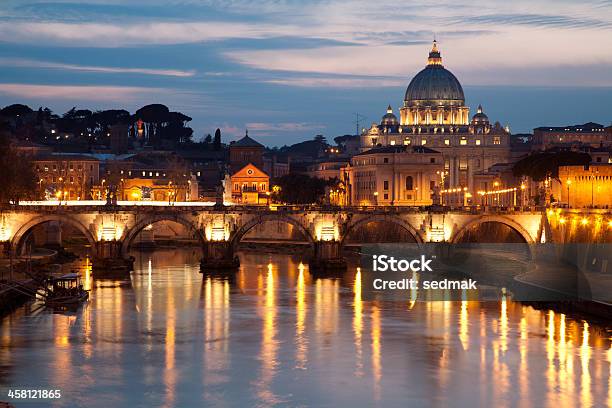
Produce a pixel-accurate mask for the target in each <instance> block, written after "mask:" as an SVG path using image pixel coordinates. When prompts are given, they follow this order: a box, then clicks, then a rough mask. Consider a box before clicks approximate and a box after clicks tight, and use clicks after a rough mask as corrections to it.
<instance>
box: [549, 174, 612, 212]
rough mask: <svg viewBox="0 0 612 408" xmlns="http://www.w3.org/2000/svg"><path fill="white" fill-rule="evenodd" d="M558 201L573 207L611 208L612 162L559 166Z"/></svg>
mask: <svg viewBox="0 0 612 408" xmlns="http://www.w3.org/2000/svg"><path fill="white" fill-rule="evenodd" d="M559 180H560V181H561V186H560V190H561V191H560V201H561V203H564V204H569V206H570V207H573V208H581V207H599V208H612V164H591V165H590V166H561V167H559Z"/></svg>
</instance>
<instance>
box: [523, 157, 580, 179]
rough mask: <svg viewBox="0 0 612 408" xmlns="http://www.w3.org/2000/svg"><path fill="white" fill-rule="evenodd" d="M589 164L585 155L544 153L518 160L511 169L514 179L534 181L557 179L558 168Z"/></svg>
mask: <svg viewBox="0 0 612 408" xmlns="http://www.w3.org/2000/svg"><path fill="white" fill-rule="evenodd" d="M590 162H591V156H590V155H588V154H587V153H580V152H573V151H569V150H568V151H544V152H536V153H533V154H530V155H529V156H527V157H525V158H523V159H521V160H519V161H518V162H517V163H516V164H515V165H514V167H513V168H512V173H513V174H514V176H515V177H522V176H528V177H531V178H532V179H533V180H535V181H543V180H544V179H546V177H553V178H558V177H559V167H560V166H571V165H580V166H585V165H587V164H589V163H590Z"/></svg>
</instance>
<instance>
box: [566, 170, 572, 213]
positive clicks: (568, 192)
mask: <svg viewBox="0 0 612 408" xmlns="http://www.w3.org/2000/svg"><path fill="white" fill-rule="evenodd" d="M565 183H566V184H567V208H570V207H571V205H570V186H571V185H572V180H570V179H569V177H568V178H567V181H566V182H565Z"/></svg>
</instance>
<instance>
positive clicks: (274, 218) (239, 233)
mask: <svg viewBox="0 0 612 408" xmlns="http://www.w3.org/2000/svg"><path fill="white" fill-rule="evenodd" d="M265 222H285V223H287V224H291V225H293V226H294V227H296V228H297V229H298V230H299V231H300V233H301V234H302V235H303V236H304V237H305V238H306V239H307V240H308V242H309V243H310V244H311V245H314V243H315V239H314V237H313V235H312V233H311V232H310V231H309V230H308V228H306V227H304V225H302V223H301V222H300V221H299V220H297V219H295V218H293V217H291V216H288V215H285V214H262V215H258V216H256V217H254V218H251V219H250V220H249V221H247V222H246V223H245V224H243V225H242V226H240V228H238V230H236V231H235V232H234V233H233V234H232V236H231V238H230V247H231V248H232V249H233V250H234V251H235V250H236V249H237V247H238V244H240V240H242V238H243V237H244V236H245V235H246V234H247V233H248V232H249V231H250V230H251V229H253V228H254V227H255V226H257V225H260V224H263V223H265Z"/></svg>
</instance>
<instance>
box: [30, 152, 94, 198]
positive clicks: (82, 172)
mask: <svg viewBox="0 0 612 408" xmlns="http://www.w3.org/2000/svg"><path fill="white" fill-rule="evenodd" d="M32 162H33V165H34V169H35V171H36V174H37V177H38V188H39V191H40V195H41V197H43V198H45V199H49V200H57V199H61V200H86V199H89V198H91V188H92V186H94V185H96V184H98V181H99V174H100V162H99V160H98V159H96V158H94V157H90V156H86V155H81V154H69V153H62V154H39V155H37V156H34V157H33V158H32Z"/></svg>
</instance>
